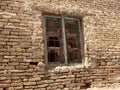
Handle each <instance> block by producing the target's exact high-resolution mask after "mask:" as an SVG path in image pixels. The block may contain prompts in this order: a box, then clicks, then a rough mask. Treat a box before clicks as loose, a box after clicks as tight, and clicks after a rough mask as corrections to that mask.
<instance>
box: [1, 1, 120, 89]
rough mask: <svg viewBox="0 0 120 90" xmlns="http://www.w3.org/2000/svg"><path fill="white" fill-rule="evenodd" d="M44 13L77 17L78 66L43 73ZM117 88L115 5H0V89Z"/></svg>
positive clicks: (119, 59) (119, 44) (119, 48)
mask: <svg viewBox="0 0 120 90" xmlns="http://www.w3.org/2000/svg"><path fill="white" fill-rule="evenodd" d="M44 12H49V13H55V14H61V13H62V12H66V13H67V14H68V15H71V16H78V17H81V16H82V17H83V31H84V57H85V64H84V65H71V66H63V67H62V66H59V67H56V68H55V69H53V70H49V71H45V70H44V67H45V66H46V65H45V64H44V61H45V60H44V38H43V27H42V14H43V13H44ZM35 62H38V64H36V63H35ZM34 64H36V65H34ZM118 83H120V2H119V0H0V90H80V88H81V89H86V88H88V87H94V86H96V87H104V86H110V85H111V84H112V85H114V84H118Z"/></svg>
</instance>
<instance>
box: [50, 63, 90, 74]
mask: <svg viewBox="0 0 120 90" xmlns="http://www.w3.org/2000/svg"><path fill="white" fill-rule="evenodd" d="M89 67H90V66H88V65H85V64H82V63H74V64H67V65H65V64H62V65H56V66H54V67H50V66H48V71H53V72H54V71H55V72H56V71H57V72H68V71H79V70H80V69H83V68H89Z"/></svg>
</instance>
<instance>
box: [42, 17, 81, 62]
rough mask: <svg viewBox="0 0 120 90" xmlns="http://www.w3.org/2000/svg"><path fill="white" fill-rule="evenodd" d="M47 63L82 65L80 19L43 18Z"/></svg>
mask: <svg viewBox="0 0 120 90" xmlns="http://www.w3.org/2000/svg"><path fill="white" fill-rule="evenodd" d="M43 26H44V38H45V48H46V49H45V55H46V60H47V63H48V64H49V63H65V64H69V63H82V44H81V41H82V40H81V38H80V37H81V36H80V35H81V30H80V19H78V18H71V17H64V16H63V15H62V16H49V15H45V16H44V17H43Z"/></svg>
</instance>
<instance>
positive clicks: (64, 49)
mask: <svg viewBox="0 0 120 90" xmlns="http://www.w3.org/2000/svg"><path fill="white" fill-rule="evenodd" d="M48 17H49V18H59V19H61V29H62V41H63V55H64V63H62V64H68V55H67V46H66V43H67V42H66V33H65V19H69V20H77V21H78V28H79V30H78V32H79V43H80V51H81V52H80V54H81V61H82V62H81V63H80V64H82V63H84V60H83V59H84V58H83V56H84V54H83V53H84V50H83V47H84V45H83V32H82V23H81V19H80V18H74V17H66V16H64V15H62V16H54V15H43V19H42V20H43V30H44V32H43V35H44V46H45V63H46V64H48V63H49V62H48V50H47V38H46V36H47V34H46V18H48ZM78 63H79V62H78Z"/></svg>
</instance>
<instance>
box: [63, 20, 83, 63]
mask: <svg viewBox="0 0 120 90" xmlns="http://www.w3.org/2000/svg"><path fill="white" fill-rule="evenodd" d="M65 30H66V44H67V55H68V62H69V63H75V62H81V55H80V36H79V21H78V20H74V19H73V20H71V19H65Z"/></svg>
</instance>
